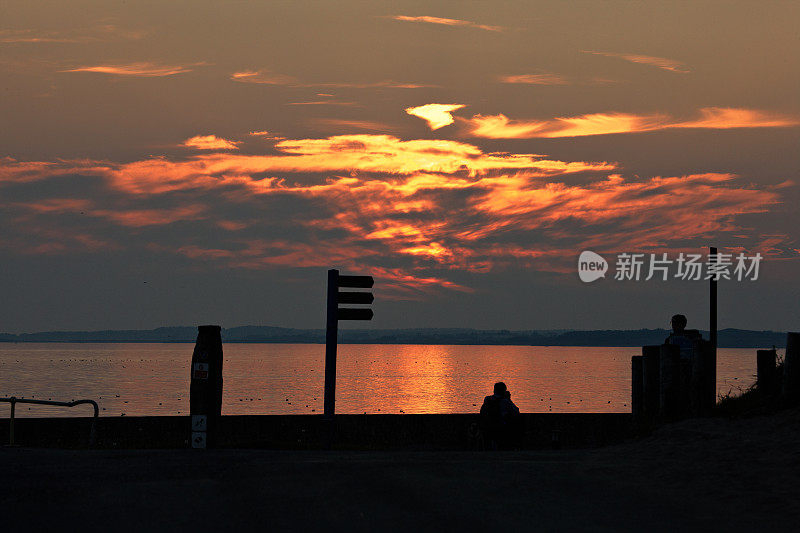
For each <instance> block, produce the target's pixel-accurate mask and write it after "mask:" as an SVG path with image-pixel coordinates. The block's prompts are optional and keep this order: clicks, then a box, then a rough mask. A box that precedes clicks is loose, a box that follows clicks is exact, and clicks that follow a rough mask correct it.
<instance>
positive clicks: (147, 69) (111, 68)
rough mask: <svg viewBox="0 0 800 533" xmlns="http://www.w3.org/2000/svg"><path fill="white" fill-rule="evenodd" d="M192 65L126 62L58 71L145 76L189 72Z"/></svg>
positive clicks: (151, 76)
mask: <svg viewBox="0 0 800 533" xmlns="http://www.w3.org/2000/svg"><path fill="white" fill-rule="evenodd" d="M190 66H194V65H184V66H181V65H157V64H155V63H147V62H140V63H126V64H117V65H93V66H83V67H78V68H73V69H66V70H61V71H59V72H94V73H98V74H110V75H114V76H137V77H145V78H154V77H163V76H174V75H176V74H184V73H186V72H191V71H192V69H191V68H189V67H190Z"/></svg>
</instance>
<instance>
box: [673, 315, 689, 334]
mask: <svg viewBox="0 0 800 533" xmlns="http://www.w3.org/2000/svg"><path fill="white" fill-rule="evenodd" d="M684 329H686V317H685V316H683V315H673V316H672V331H674V332H675V333H682V332H683V330H684Z"/></svg>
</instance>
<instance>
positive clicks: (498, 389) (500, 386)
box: [494, 381, 508, 396]
mask: <svg viewBox="0 0 800 533" xmlns="http://www.w3.org/2000/svg"><path fill="white" fill-rule="evenodd" d="M507 390H508V389H507V388H506V384H505V383H503V382H502V381H498V382H497V383H495V384H494V393H495V394H496V395H497V396H505V394H506V391H507Z"/></svg>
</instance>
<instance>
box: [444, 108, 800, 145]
mask: <svg viewBox="0 0 800 533" xmlns="http://www.w3.org/2000/svg"><path fill="white" fill-rule="evenodd" d="M460 121H461V122H462V124H463V125H464V126H465V128H466V130H467V132H468V134H469V135H472V136H474V137H485V138H489V139H533V138H559V137H583V136H588V135H611V134H620V133H643V132H651V131H660V130H669V129H698V128H707V129H733V128H782V127H792V126H797V125H798V124H800V120H798V119H797V118H796V117H792V116H788V115H781V114H777V113H769V112H765V111H759V110H754V109H737V108H722V107H707V108H704V109H701V110H700V112H699V116H698V117H696V118H694V119H691V120H679V119H676V118H674V117H671V116H669V115H665V114H651V115H636V114H631V113H592V114H588V115H580V116H576V117H559V118H554V119H548V120H512V119H509V118H508V117H506V116H505V115H502V114H501V115H475V116H473V117H472V118H470V119H460Z"/></svg>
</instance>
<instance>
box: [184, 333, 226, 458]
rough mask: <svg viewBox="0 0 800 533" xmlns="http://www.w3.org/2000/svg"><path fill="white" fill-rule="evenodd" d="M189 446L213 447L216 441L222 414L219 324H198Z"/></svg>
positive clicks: (220, 337)
mask: <svg viewBox="0 0 800 533" xmlns="http://www.w3.org/2000/svg"><path fill="white" fill-rule="evenodd" d="M189 413H190V415H191V435H190V437H191V438H190V445H191V447H192V448H200V449H203V448H212V447H214V446H216V445H217V442H218V435H217V432H218V424H219V417H220V416H221V415H222V334H221V328H220V327H219V326H198V328H197V341H196V342H195V345H194V352H193V353H192V368H191V385H190V386H189Z"/></svg>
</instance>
